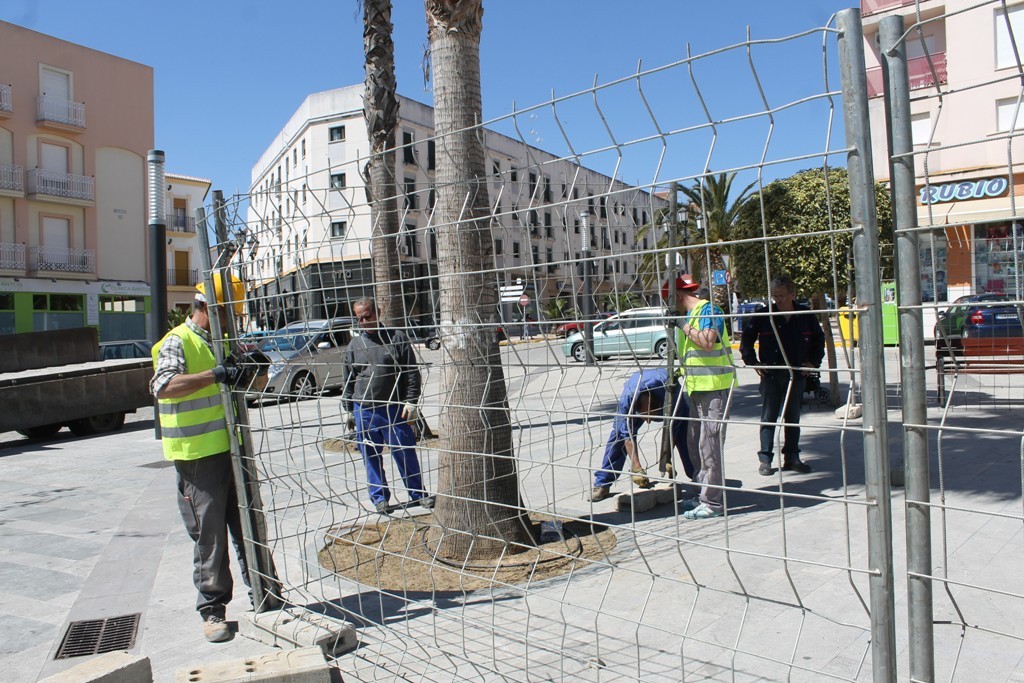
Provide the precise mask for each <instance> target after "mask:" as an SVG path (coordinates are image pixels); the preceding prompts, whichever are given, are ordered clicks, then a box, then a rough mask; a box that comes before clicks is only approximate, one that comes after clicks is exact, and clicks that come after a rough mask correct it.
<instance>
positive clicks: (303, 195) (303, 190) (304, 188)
mask: <svg viewBox="0 0 1024 683" xmlns="http://www.w3.org/2000/svg"><path fill="white" fill-rule="evenodd" d="M306 189H307V188H306V183H302V205H303V206H305V205H306Z"/></svg>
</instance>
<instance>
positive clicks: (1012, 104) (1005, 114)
mask: <svg viewBox="0 0 1024 683" xmlns="http://www.w3.org/2000/svg"><path fill="white" fill-rule="evenodd" d="M996 124H997V126H998V128H997V129H998V130H999V131H1000V132H1006V131H1010V130H1017V129H1018V128H1024V102H1021V106H1020V109H1019V110H1018V108H1017V98H1016V97H1008V98H1006V99H1005V100H996Z"/></svg>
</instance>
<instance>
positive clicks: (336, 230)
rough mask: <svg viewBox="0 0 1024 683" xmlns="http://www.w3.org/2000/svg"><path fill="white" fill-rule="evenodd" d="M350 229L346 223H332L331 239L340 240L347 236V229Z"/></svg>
mask: <svg viewBox="0 0 1024 683" xmlns="http://www.w3.org/2000/svg"><path fill="white" fill-rule="evenodd" d="M347 227H348V223H347V222H346V221H331V239H332V240H340V239H341V238H343V237H344V236H345V229H346V228H347Z"/></svg>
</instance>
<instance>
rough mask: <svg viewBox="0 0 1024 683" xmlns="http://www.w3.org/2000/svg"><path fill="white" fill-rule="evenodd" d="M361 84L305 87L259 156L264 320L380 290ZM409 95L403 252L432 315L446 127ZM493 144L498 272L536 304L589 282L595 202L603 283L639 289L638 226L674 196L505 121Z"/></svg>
mask: <svg viewBox="0 0 1024 683" xmlns="http://www.w3.org/2000/svg"><path fill="white" fill-rule="evenodd" d="M362 94H363V86H362V85H357V86H349V87H346V88H339V89H337V90H329V91H327V92H321V93H315V94H312V95H310V96H309V97H307V98H306V100H305V101H304V102H303V103H302V105H301V106H300V107H299V109H298V110H297V111H296V112H295V114H294V115H293V116H292V117H291V120H289V121H288V123H287V124H286V125H285V127H284V128H283V129H282V130H281V132H280V133H278V135H277V136H276V137H275V139H274V141H273V142H272V143H271V145H270V146H269V147H268V148H267V150H266V151H265V152H264V153H263V155H262V156H261V158H260V159H259V161H258V162H257V163H256V165H255V166H254V167H253V170H252V185H251V187H250V194H251V203H250V207H249V216H248V225H249V228H250V231H251V233H252V234H251V236H250V241H252V240H253V239H255V244H256V245H257V248H256V249H255V250H254V252H253V253H252V260H251V266H250V268H249V270H250V272H249V277H250V278H251V280H252V281H254V282H257V283H259V286H260V289H259V291H260V293H261V294H262V295H264V298H263V301H265V302H266V308H267V313H266V314H265V317H267V318H269V320H261V321H260V322H261V323H262V322H267V323H269V324H271V325H277V324H280V323H282V322H284V321H285V320H289V321H290V320H295V319H300V318H303V317H306V318H317V317H324V316H332V315H347V314H348V313H349V311H350V309H349V303H350V302H351V301H353V300H355V299H357V298H359V297H360V296H364V295H368V294H371V293H372V267H371V263H370V254H369V246H370V232H371V217H370V210H369V206H368V205H367V200H366V192H365V186H364V182H363V178H362V175H361V169H362V167H363V166H364V165H365V160H366V158H367V156H368V153H369V141H368V136H367V132H366V125H365V122H364V119H363V108H362V107H363V103H362ZM399 102H400V109H399V115H400V119H399V123H398V128H397V145H398V150H397V154H396V166H397V168H396V178H397V179H398V182H399V184H400V185H401V187H402V189H403V191H404V198H403V201H402V202H401V206H400V209H401V212H402V215H401V222H402V235H401V243H400V245H399V252H400V255H401V260H402V264H403V265H402V269H403V280H405V281H406V282H407V283H408V282H412V283H415V284H414V285H413V288H414V290H415V294H416V296H415V300H414V303H413V304H412V310H411V311H410V313H411V314H412V315H414V316H422V317H424V318H425V319H429V317H430V316H431V315H432V313H433V311H434V309H435V305H436V297H435V295H434V292H436V285H434V284H433V283H434V279H433V278H434V277H435V276H436V272H437V260H436V259H437V249H436V243H435V239H434V232H433V227H432V221H431V207H432V206H433V198H434V196H435V195H434V185H433V184H434V159H435V147H436V144H441V141H436V140H435V139H434V138H433V135H434V133H433V109H432V108H431V107H429V106H427V105H424V104H421V103H419V102H415V101H413V100H410V99H408V98H405V97H399ZM485 144H486V150H487V156H488V159H487V165H488V170H489V171H490V178H491V183H490V186H489V195H490V201H491V204H492V206H493V207H494V211H493V221H492V226H493V227H492V231H493V238H494V249H495V258H496V263H497V271H496V273H495V280H496V282H497V284H499V285H507V286H515V285H516V284H517V283H518V282H520V281H521V284H522V285H523V286H524V288H525V291H526V293H527V294H528V295H529V296H530V298H531V301H532V302H534V303H535V304H537V303H543V302H546V301H548V300H550V299H552V298H555V297H559V296H561V297H569V296H571V294H572V291H573V289H574V288H575V289H577V291H578V288H579V286H580V278H579V276H578V272H579V270H578V269H579V264H578V262H577V261H578V259H579V258H580V250H581V239H580V235H581V233H580V230H581V226H580V222H581V216H580V214H581V212H584V213H586V216H587V218H588V219H589V225H590V229H591V236H592V237H591V242H590V244H591V248H592V252H591V256H592V257H596V258H597V259H598V260H597V263H596V275H595V276H594V278H593V285H594V292H595V293H596V294H598V295H601V294H604V293H607V292H611V291H618V292H625V291H634V292H635V291H637V290H638V288H639V283H638V279H637V276H636V273H637V264H638V256H637V244H636V230H637V228H638V227H639V226H642V225H644V224H646V223H647V222H648V221H649V220H650V217H651V215H653V211H654V209H655V208H656V207H660V206H663V205H664V204H665V202H664V201H663V200H660V199H656V198H654V197H652V196H651V194H649V193H647V192H645V191H642V190H639V189H638V188H635V187H631V186H629V185H626V184H624V183H622V182H620V181H617V180H613V179H612V178H610V177H609V176H606V175H604V174H601V173H598V172H596V171H593V170H591V169H587V168H583V167H581V166H579V165H577V164H575V163H573V162H572V160H568V159H561V158H558V157H556V156H555V155H553V154H550V153H548V152H545V151H543V150H540V149H537V148H536V147H532V146H529V145H526V144H524V143H523V142H521V141H519V140H515V139H513V138H510V137H508V136H505V135H502V134H500V133H497V132H494V131H487V132H486V138H485ZM649 239H650V240H651V241H653V239H654V238H653V236H652V237H651V238H649ZM644 246H646V245H644ZM598 303H599V304H600V297H598ZM506 313H509V311H506Z"/></svg>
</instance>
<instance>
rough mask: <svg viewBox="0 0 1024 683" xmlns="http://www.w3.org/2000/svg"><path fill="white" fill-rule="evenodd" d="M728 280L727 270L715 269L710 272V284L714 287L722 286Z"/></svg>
mask: <svg viewBox="0 0 1024 683" xmlns="http://www.w3.org/2000/svg"><path fill="white" fill-rule="evenodd" d="M728 282H729V271H728V270H716V271H713V272H712V273H711V284H713V285H715V286H716V287H724V286H725V285H726V284H728Z"/></svg>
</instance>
